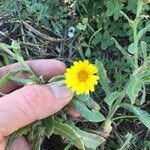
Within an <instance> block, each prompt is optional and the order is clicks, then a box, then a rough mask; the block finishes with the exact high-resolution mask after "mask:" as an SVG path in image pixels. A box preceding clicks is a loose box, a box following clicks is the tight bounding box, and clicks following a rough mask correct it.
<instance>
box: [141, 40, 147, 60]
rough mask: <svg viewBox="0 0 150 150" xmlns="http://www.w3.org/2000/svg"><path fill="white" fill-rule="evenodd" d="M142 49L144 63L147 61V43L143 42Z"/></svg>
mask: <svg viewBox="0 0 150 150" xmlns="http://www.w3.org/2000/svg"><path fill="white" fill-rule="evenodd" d="M141 48H142V53H143V57H144V61H147V43H146V42H144V41H141Z"/></svg>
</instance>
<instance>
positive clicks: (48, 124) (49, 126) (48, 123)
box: [42, 116, 55, 138]
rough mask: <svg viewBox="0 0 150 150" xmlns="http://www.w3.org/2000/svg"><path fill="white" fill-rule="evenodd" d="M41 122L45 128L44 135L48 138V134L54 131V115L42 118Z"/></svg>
mask: <svg viewBox="0 0 150 150" xmlns="http://www.w3.org/2000/svg"><path fill="white" fill-rule="evenodd" d="M42 124H43V126H44V128H45V135H46V136H47V137H48V138H50V136H51V135H52V134H53V132H54V128H55V124H54V117H53V116H50V117H48V118H46V119H44V120H42Z"/></svg>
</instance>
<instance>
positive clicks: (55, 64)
mask: <svg viewBox="0 0 150 150" xmlns="http://www.w3.org/2000/svg"><path fill="white" fill-rule="evenodd" d="M27 64H28V65H29V66H30V67H31V68H32V69H33V71H34V72H35V73H37V74H38V75H39V76H43V78H44V79H45V80H47V79H49V78H51V77H53V76H56V75H61V74H64V72H65V70H66V66H65V64H64V63H63V62H60V61H58V60H54V59H51V60H46V59H40V60H32V61H27ZM18 68H21V65H20V64H19V63H16V64H12V65H8V66H6V67H2V68H0V79H1V78H2V77H4V75H6V74H7V73H8V72H10V71H13V70H16V69H18ZM26 76H27V73H23V74H21V77H23V78H26ZM19 87H20V85H18V84H15V83H14V82H8V83H7V84H5V85H4V86H1V87H0V92H2V93H9V92H11V91H13V90H15V89H17V88H19Z"/></svg>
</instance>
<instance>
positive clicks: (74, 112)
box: [66, 106, 80, 118]
mask: <svg viewBox="0 0 150 150" xmlns="http://www.w3.org/2000/svg"><path fill="white" fill-rule="evenodd" d="M66 111H67V114H69V115H70V116H72V117H75V118H79V117H80V113H79V112H78V111H77V110H76V109H75V108H73V107H72V106H67V108H66Z"/></svg>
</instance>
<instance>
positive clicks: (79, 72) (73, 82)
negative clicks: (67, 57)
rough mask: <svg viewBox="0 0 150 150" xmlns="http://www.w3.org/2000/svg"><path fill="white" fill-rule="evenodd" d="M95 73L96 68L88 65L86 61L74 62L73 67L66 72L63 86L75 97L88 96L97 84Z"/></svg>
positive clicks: (97, 78)
mask: <svg viewBox="0 0 150 150" xmlns="http://www.w3.org/2000/svg"><path fill="white" fill-rule="evenodd" d="M97 72H98V69H97V68H96V66H95V65H93V64H90V63H89V61H88V60H84V61H79V62H77V61H75V62H74V63H73V66H71V67H70V68H68V69H67V70H66V73H65V78H66V79H65V84H66V85H67V87H68V88H71V90H72V91H73V92H76V94H77V95H79V94H89V92H90V91H91V92H94V90H95V89H94V86H95V85H96V84H97V83H98V80H99V77H98V76H97V75H96V73H97Z"/></svg>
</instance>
